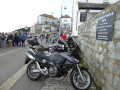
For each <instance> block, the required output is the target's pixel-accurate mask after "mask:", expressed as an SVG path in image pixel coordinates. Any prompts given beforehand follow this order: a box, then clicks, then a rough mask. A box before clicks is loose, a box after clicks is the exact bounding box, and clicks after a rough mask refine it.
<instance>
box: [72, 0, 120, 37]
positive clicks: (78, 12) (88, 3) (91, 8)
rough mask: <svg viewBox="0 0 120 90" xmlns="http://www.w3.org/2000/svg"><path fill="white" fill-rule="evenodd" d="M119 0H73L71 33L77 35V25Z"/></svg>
mask: <svg viewBox="0 0 120 90" xmlns="http://www.w3.org/2000/svg"><path fill="white" fill-rule="evenodd" d="M117 1H119V0H73V15H72V17H73V21H72V22H73V23H72V34H73V35H74V36H77V35H78V26H79V25H80V24H82V23H83V22H85V21H86V20H89V19H90V18H92V17H93V16H94V15H96V14H97V13H99V12H100V11H101V10H103V9H104V8H106V7H108V6H109V5H110V4H113V3H115V2H117Z"/></svg>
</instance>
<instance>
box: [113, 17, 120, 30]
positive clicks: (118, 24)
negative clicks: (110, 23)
mask: <svg viewBox="0 0 120 90" xmlns="http://www.w3.org/2000/svg"><path fill="white" fill-rule="evenodd" d="M119 17H120V16H119ZM114 29H116V30H120V20H117V21H115V26H114Z"/></svg>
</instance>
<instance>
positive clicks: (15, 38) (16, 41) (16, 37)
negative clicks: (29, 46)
mask: <svg viewBox="0 0 120 90" xmlns="http://www.w3.org/2000/svg"><path fill="white" fill-rule="evenodd" d="M14 40H15V45H16V47H18V43H19V37H18V36H17V34H15V37H14Z"/></svg>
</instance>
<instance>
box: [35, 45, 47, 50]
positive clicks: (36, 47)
mask: <svg viewBox="0 0 120 90" xmlns="http://www.w3.org/2000/svg"><path fill="white" fill-rule="evenodd" d="M34 48H35V49H36V50H38V51H45V50H49V47H44V46H43V45H39V46H34Z"/></svg>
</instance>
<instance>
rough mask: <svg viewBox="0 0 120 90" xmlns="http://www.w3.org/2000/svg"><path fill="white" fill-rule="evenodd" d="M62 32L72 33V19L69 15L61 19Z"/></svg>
mask: <svg viewBox="0 0 120 90" xmlns="http://www.w3.org/2000/svg"><path fill="white" fill-rule="evenodd" d="M60 31H69V32H70V31H71V17H69V16H68V15H65V16H62V17H61V18H60Z"/></svg>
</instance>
